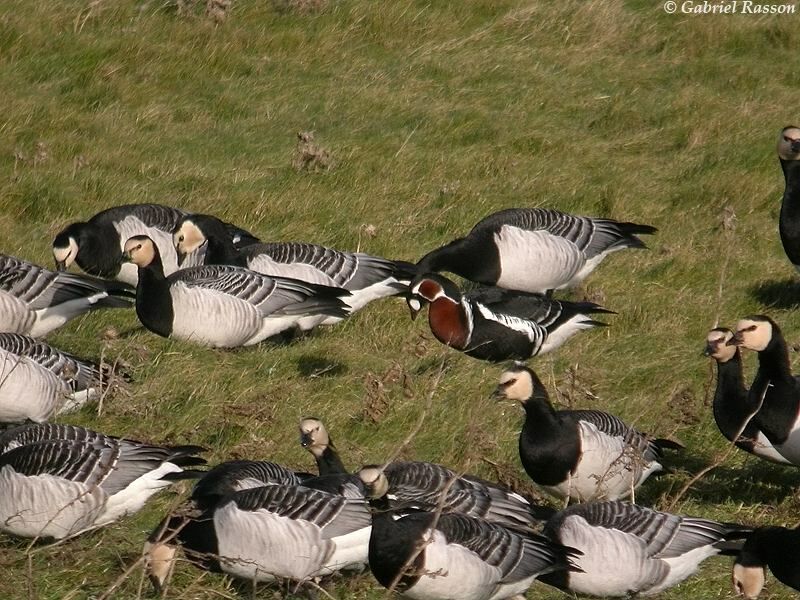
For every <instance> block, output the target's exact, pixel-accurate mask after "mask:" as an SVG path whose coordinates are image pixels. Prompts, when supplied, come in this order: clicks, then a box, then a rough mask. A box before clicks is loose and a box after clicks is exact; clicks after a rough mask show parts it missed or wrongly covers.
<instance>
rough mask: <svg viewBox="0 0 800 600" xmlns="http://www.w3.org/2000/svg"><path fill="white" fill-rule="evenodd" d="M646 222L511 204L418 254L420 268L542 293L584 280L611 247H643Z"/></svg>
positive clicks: (646, 228)
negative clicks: (588, 215) (621, 220)
mask: <svg viewBox="0 0 800 600" xmlns="http://www.w3.org/2000/svg"><path fill="white" fill-rule="evenodd" d="M656 231H657V230H656V228H655V227H651V226H650V225H639V224H637V223H623V222H619V221H613V220H611V219H595V218H591V217H581V216H576V215H570V214H567V213H563V212H561V211H558V210H549V209H545V208H510V209H507V210H501V211H499V212H496V213H493V214H491V215H489V216H488V217H486V218H485V219H483V220H482V221H480V222H479V223H478V224H477V225H475V227H473V228H472V231H470V232H469V233H468V234H467V235H466V236H465V237H463V238H458V239H456V240H453V241H452V242H450V243H449V244H445V245H444V246H442V247H441V248H438V249H436V250H434V251H432V252H429V253H428V254H426V255H425V256H423V257H422V258H421V259H420V261H419V262H418V263H417V268H418V269H419V272H420V273H428V272H438V271H450V272H452V273H456V274H457V275H460V276H461V277H464V278H465V279H470V280H472V281H475V282H477V283H482V284H483V285H496V286H498V287H502V288H508V289H512V290H520V291H523V292H533V293H540V294H543V293H546V292H550V291H552V290H560V289H562V288H567V287H572V286H575V285H577V284H578V283H580V282H581V281H583V279H584V278H585V277H586V276H587V275H589V273H591V272H592V271H593V270H594V269H595V267H597V265H599V264H600V262H601V261H602V260H603V259H604V258H605V257H606V256H607V255H608V254H610V253H611V252H615V251H617V250H622V249H623V248H645V245H644V242H642V240H640V239H639V238H638V237H636V236H637V234H650V233H655V232H656Z"/></svg>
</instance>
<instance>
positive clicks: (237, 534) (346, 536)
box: [150, 483, 372, 586]
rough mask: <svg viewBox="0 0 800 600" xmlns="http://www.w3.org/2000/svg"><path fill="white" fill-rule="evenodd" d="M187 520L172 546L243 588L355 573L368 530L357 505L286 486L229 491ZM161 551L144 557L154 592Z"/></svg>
mask: <svg viewBox="0 0 800 600" xmlns="http://www.w3.org/2000/svg"><path fill="white" fill-rule="evenodd" d="M191 521H192V522H191V525H190V526H189V525H187V526H186V527H185V529H184V530H181V531H179V532H178V540H179V541H180V543H181V544H182V546H183V548H184V550H186V551H188V552H189V553H192V554H193V555H194V556H195V557H196V560H193V562H195V563H196V564H197V565H198V566H201V567H204V568H207V569H210V570H220V571H222V572H225V573H228V574H230V575H233V576H236V577H241V578H243V579H246V580H249V581H272V580H274V579H276V578H285V579H291V580H294V581H299V582H302V581H306V580H308V579H311V578H314V577H319V576H323V575H328V574H331V573H333V572H336V571H339V570H342V569H349V568H360V567H363V565H365V564H366V562H367V549H368V542H369V532H370V529H371V525H372V520H371V515H370V512H369V509H368V507H367V504H366V502H365V501H364V499H363V498H362V499H353V498H345V497H344V496H341V495H336V494H330V493H327V492H324V491H320V490H317V489H312V488H309V487H306V486H304V485H302V484H301V485H296V484H295V485H292V484H288V483H287V484H283V485H267V486H261V487H254V488H250V489H244V490H241V491H236V492H233V493H231V494H228V495H226V496H224V497H222V499H221V500H220V501H219V502H217V503H216V504H215V505H214V506H212V507H209V508H208V509H207V510H205V511H203V513H202V515H194V516H193V517H192V519H191ZM184 531H185V533H184ZM162 539H163V538H162ZM151 548H152V546H151ZM163 549H164V546H157V550H158V551H157V552H156V554H155V555H153V554H152V553H151V554H150V559H151V571H150V574H151V580H153V582H154V583H155V584H157V586H158V585H160V584H161V583H163V579H160V577H161V575H163V574H165V573H166V569H165V567H164V565H165V564H168V563H167V562H165V558H164V556H163V554H162V553H161V550H163ZM151 552H152V550H151ZM169 558H171V557H167V560H169ZM154 559H155V563H154V564H153V560H154Z"/></svg>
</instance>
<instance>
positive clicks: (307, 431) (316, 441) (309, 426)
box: [300, 417, 333, 458]
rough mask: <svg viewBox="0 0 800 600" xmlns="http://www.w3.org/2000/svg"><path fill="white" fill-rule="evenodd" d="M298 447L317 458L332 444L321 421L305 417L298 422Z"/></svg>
mask: <svg viewBox="0 0 800 600" xmlns="http://www.w3.org/2000/svg"><path fill="white" fill-rule="evenodd" d="M300 445H301V446H303V448H305V449H306V450H308V451H309V452H311V454H313V455H314V456H315V457H317V458H319V457H320V456H322V454H323V452H325V450H326V449H327V448H328V447H330V446H332V445H333V444H332V443H331V438H330V435H328V430H327V429H325V425H324V424H323V423H322V421H320V420H319V419H315V418H313V417H307V418H305V419H303V420H301V421H300Z"/></svg>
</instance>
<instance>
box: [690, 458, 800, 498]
mask: <svg viewBox="0 0 800 600" xmlns="http://www.w3.org/2000/svg"><path fill="white" fill-rule="evenodd" d="M798 487H800V469H798V468H797V467H792V466H785V467H783V466H780V465H777V464H772V463H767V462H766V461H750V462H748V464H747V465H746V466H745V467H744V468H734V467H728V466H725V465H721V466H719V467H717V468H716V469H714V470H712V471H711V472H709V473H708V474H707V475H706V477H704V478H703V479H701V480H700V481H698V482H697V483H696V484H695V485H694V486H693V488H692V489H691V490H689V492H688V495H690V496H694V497H696V498H698V499H699V500H702V501H703V502H715V503H722V502H726V501H734V502H743V503H745V504H767V505H777V504H780V503H781V502H782V501H783V500H784V499H785V498H786V497H787V496H792V495H794V494H795V493H796V490H797V488H798Z"/></svg>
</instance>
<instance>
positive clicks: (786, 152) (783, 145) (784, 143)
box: [778, 127, 800, 160]
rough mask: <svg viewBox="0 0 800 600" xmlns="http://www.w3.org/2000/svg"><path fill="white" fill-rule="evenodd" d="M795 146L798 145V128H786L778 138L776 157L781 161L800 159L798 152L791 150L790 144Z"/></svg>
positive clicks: (799, 152) (799, 140)
mask: <svg viewBox="0 0 800 600" xmlns="http://www.w3.org/2000/svg"><path fill="white" fill-rule="evenodd" d="M793 142H794V145H795V146H797V145H798V143H800V128H797V127H787V128H786V129H784V130H783V131H781V133H780V135H779V136H778V156H780V157H781V158H782V159H783V160H798V159H800V151H796V150H793V149H792V143H793Z"/></svg>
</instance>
